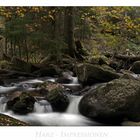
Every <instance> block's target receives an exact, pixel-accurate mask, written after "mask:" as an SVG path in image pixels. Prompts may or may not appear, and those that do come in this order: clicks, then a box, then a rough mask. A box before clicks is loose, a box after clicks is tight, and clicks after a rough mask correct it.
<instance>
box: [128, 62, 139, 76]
mask: <svg viewBox="0 0 140 140" xmlns="http://www.w3.org/2000/svg"><path fill="white" fill-rule="evenodd" d="M130 71H132V72H134V73H136V74H140V61H136V62H134V63H133V65H132V67H131V68H130Z"/></svg>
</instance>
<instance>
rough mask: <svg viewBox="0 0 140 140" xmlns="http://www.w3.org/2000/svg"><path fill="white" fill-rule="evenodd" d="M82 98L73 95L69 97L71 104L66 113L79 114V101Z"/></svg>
mask: <svg viewBox="0 0 140 140" xmlns="http://www.w3.org/2000/svg"><path fill="white" fill-rule="evenodd" d="M81 98H82V96H74V95H71V96H70V97H69V99H70V104H69V106H68V108H67V111H66V113H70V114H79V110H78V105H79V102H80V100H81Z"/></svg>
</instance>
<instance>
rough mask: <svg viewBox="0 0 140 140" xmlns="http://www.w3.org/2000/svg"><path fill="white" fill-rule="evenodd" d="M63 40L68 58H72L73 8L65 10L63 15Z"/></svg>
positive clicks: (73, 47)
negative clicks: (66, 47) (67, 51)
mask: <svg viewBox="0 0 140 140" xmlns="http://www.w3.org/2000/svg"><path fill="white" fill-rule="evenodd" d="M64 38H65V42H66V44H67V45H68V50H69V54H70V56H72V57H74V52H75V44H74V7H67V8H65V15H64Z"/></svg>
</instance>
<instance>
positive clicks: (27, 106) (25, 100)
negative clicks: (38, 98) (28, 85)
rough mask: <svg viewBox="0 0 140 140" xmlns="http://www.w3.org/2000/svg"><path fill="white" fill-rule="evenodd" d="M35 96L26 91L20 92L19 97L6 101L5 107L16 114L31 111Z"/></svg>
mask: <svg viewBox="0 0 140 140" xmlns="http://www.w3.org/2000/svg"><path fill="white" fill-rule="evenodd" d="M34 103H35V98H34V97H32V96H30V95H29V94H28V93H22V94H21V95H20V96H19V97H15V98H14V99H13V100H9V101H8V102H7V109H9V110H12V111H13V112H14V113H17V114H27V113H30V112H33V109H34Z"/></svg>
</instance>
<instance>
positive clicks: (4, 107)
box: [0, 97, 6, 112]
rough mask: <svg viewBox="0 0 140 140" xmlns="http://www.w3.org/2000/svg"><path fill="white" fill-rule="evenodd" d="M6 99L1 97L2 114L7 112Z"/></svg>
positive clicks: (0, 108)
mask: <svg viewBox="0 0 140 140" xmlns="http://www.w3.org/2000/svg"><path fill="white" fill-rule="evenodd" d="M5 101H6V98H5V97H0V112H5V111H6V102H5Z"/></svg>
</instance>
